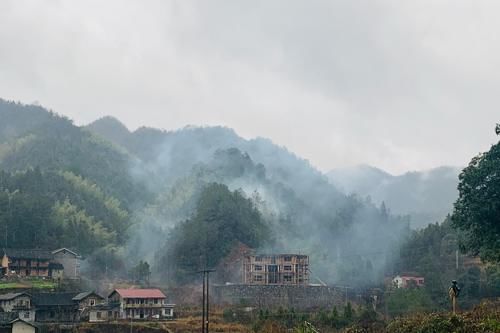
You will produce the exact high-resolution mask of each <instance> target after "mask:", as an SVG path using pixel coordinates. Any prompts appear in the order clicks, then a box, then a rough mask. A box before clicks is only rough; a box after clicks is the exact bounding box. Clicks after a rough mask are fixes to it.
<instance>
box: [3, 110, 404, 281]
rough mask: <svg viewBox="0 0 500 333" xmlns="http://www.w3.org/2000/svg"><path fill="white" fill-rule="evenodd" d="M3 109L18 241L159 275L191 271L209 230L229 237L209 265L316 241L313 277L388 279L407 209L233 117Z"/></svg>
mask: <svg viewBox="0 0 500 333" xmlns="http://www.w3.org/2000/svg"><path fill="white" fill-rule="evenodd" d="M31 115H32V116H31ZM0 118H1V119H8V121H9V125H8V126H7V125H5V124H4V123H3V122H2V124H3V126H2V127H0V130H1V131H2V132H1V133H0V134H1V135H0V137H1V138H2V141H0V147H1V148H0V169H1V170H2V174H1V178H0V180H1V183H0V190H1V191H0V192H2V195H0V232H2V231H5V232H6V234H7V240H6V243H7V244H6V245H8V246H15V247H26V246H28V245H29V244H36V245H35V246H39V247H42V248H44V247H52V246H54V245H57V246H69V247H72V248H75V249H76V250H78V251H80V252H81V253H83V254H86V255H87V257H88V258H89V260H93V263H94V265H93V266H92V267H94V268H95V269H101V271H100V272H99V271H94V272H93V274H94V275H99V274H101V275H102V274H104V273H103V270H104V268H105V267H106V268H107V272H108V275H107V276H108V277H109V276H115V275H116V276H120V275H121V274H125V273H126V270H127V267H129V268H130V267H132V266H133V265H135V264H136V263H137V262H143V260H148V261H149V262H151V263H152V266H153V267H152V270H153V271H154V272H156V273H157V275H156V277H157V278H160V277H165V276H166V275H165V273H166V270H167V269H168V270H169V271H170V272H171V271H172V270H174V271H175V272H177V273H178V274H174V275H170V277H175V279H176V280H177V282H187V281H189V278H186V276H183V274H182V272H183V271H186V270H191V269H193V268H195V267H198V268H201V267H199V265H203V264H205V263H201V262H200V259H199V258H198V259H195V257H197V256H199V254H200V252H199V251H200V249H202V244H198V243H199V242H200V240H202V239H205V238H206V237H208V239H212V240H215V239H216V240H217V242H215V244H214V246H215V248H210V249H209V250H210V252H211V253H213V254H214V256H213V257H211V259H210V260H209V265H217V264H218V262H219V261H220V260H223V259H224V257H225V256H226V255H228V253H229V252H230V250H231V249H232V248H233V247H234V246H236V245H238V244H242V243H243V244H245V245H247V246H249V247H253V248H255V250H257V251H260V252H262V251H267V252H271V251H287V252H300V253H307V254H310V255H311V267H314V268H313V269H312V275H313V280H314V278H320V279H321V280H325V281H328V282H332V281H335V282H340V283H345V284H357V285H366V284H371V283H375V282H376V281H381V279H382V277H383V274H384V272H385V269H386V268H387V267H392V266H391V265H392V263H393V261H394V259H395V256H396V255H397V253H398V246H399V245H400V243H401V241H402V239H403V238H404V236H405V235H407V234H408V233H409V229H408V226H409V220H408V218H407V217H404V216H397V215H394V214H391V213H390V210H389V209H387V208H386V206H384V205H379V204H374V203H373V202H371V201H370V200H366V199H364V198H362V197H359V196H356V195H345V194H343V193H342V192H341V191H339V190H338V189H337V188H336V187H335V186H333V185H332V184H331V183H330V182H329V181H328V179H327V177H326V176H325V175H323V174H322V173H320V172H319V171H317V170H316V169H314V168H313V167H312V166H311V165H310V164H309V163H308V162H307V161H306V160H303V159H300V158H299V157H297V156H295V155H294V154H293V153H291V152H289V151H287V150H286V149H285V148H283V147H279V146H276V145H274V144H273V143H272V142H271V141H269V140H267V139H261V138H258V139H254V140H245V139H243V138H241V137H239V136H238V135H237V134H236V133H235V132H234V131H233V130H231V129H228V128H223V127H186V128H183V129H180V130H177V131H170V132H168V131H163V130H158V129H150V128H139V129H138V130H136V131H134V132H130V131H129V130H128V129H127V128H126V127H125V126H123V125H122V124H121V123H120V122H119V121H118V120H116V119H114V118H111V117H105V118H102V119H100V120H98V121H96V122H94V123H92V124H90V125H88V126H86V127H77V126H75V125H73V124H72V122H71V121H70V120H68V119H65V118H63V117H60V116H58V115H56V114H53V113H50V112H48V111H46V110H44V109H43V108H40V107H33V106H25V105H22V104H16V103H10V102H3V101H2V103H0ZM389 207H390V206H389ZM21 219H23V222H17V221H19V220H21ZM23 223H24V224H23ZM14 224H16V225H17V226H14ZM16 228H17V229H16ZM19 228H21V229H19ZM9 230H10V231H9ZM207 230H208V231H209V232H208V231H207ZM21 233H22V237H21V236H20V235H21ZM228 235H230V237H229V236H228ZM0 238H1V237H0ZM0 243H1V242H0ZM195 246H196V247H197V249H195V248H194V247H195ZM197 251H198V252H197ZM180 253H182V254H183V256H182V258H181V257H179V254H180ZM223 282H225V281H223Z"/></svg>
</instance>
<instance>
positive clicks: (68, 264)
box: [52, 248, 81, 279]
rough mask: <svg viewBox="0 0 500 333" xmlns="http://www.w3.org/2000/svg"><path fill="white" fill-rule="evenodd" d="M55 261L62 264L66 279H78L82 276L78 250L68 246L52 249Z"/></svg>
mask: <svg viewBox="0 0 500 333" xmlns="http://www.w3.org/2000/svg"><path fill="white" fill-rule="evenodd" d="M52 255H53V256H54V262H55V263H58V264H60V265H62V267H63V270H64V273H63V275H64V277H65V278H66V279H77V278H79V277H80V260H81V257H80V255H78V254H77V253H76V252H73V251H71V250H69V249H67V248H62V249H57V250H54V251H52Z"/></svg>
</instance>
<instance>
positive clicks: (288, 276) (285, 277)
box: [283, 275, 292, 282]
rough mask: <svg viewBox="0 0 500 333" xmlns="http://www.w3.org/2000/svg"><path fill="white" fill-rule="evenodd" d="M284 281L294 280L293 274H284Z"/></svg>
mask: <svg viewBox="0 0 500 333" xmlns="http://www.w3.org/2000/svg"><path fill="white" fill-rule="evenodd" d="M283 281H285V282H292V276H291V275H283Z"/></svg>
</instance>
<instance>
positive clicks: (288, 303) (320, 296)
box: [212, 284, 345, 309]
mask: <svg viewBox="0 0 500 333" xmlns="http://www.w3.org/2000/svg"><path fill="white" fill-rule="evenodd" d="M212 296H213V298H212V300H213V302H214V303H215V304H218V305H247V306H256V307H260V308H266V307H269V308H272V307H279V306H281V307H285V308H292V307H293V308H295V309H311V308H331V307H333V306H334V305H335V306H337V307H338V306H342V305H343V304H344V302H345V299H344V296H343V294H342V293H341V292H340V291H338V290H335V289H333V288H330V287H325V286H290V285H289V286H286V285H275V286H272V285H244V284H232V285H216V286H213V291H212Z"/></svg>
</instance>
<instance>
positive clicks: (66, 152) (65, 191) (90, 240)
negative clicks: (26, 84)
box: [0, 100, 152, 259]
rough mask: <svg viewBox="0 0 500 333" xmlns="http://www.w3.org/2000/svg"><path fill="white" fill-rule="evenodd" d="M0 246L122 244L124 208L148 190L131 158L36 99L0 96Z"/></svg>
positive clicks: (88, 250) (127, 217)
mask: <svg viewBox="0 0 500 333" xmlns="http://www.w3.org/2000/svg"><path fill="white" fill-rule="evenodd" d="M0 119H1V120H2V121H0V138H1V140H0V229H1V230H2V237H0V244H1V245H2V247H17V248H27V247H38V248H48V249H51V248H52V249H53V248H54V247H60V246H65V247H69V248H73V249H75V250H77V251H78V252H79V253H81V254H83V255H85V256H88V258H89V259H92V257H93V256H92V254H93V253H95V252H96V251H98V250H102V251H114V250H112V249H117V248H120V247H123V246H125V244H126V243H127V239H128V228H129V227H130V225H131V223H132V220H131V212H132V211H134V210H135V209H137V208H140V207H142V206H144V204H145V203H146V202H147V201H148V200H150V199H151V198H152V193H150V192H149V190H148V189H147V187H146V186H145V184H142V183H140V182H138V181H136V180H135V179H134V178H133V177H132V176H131V174H130V170H131V169H132V168H137V166H138V163H139V162H140V161H139V160H138V159H136V158H134V157H132V156H131V155H130V154H128V153H127V152H126V151H125V150H123V149H121V148H119V147H118V146H115V145H113V144H111V143H110V142H108V141H106V140H104V139H102V138H100V137H98V136H96V135H94V134H92V133H91V132H89V131H86V130H85V129H82V128H79V127H77V126H74V125H73V124H72V122H71V121H70V120H68V119H66V118H64V117H61V116H58V115H56V114H54V113H51V112H49V111H47V110H45V109H43V108H41V107H38V106H26V105H22V104H19V103H11V102H6V101H3V100H0Z"/></svg>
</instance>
